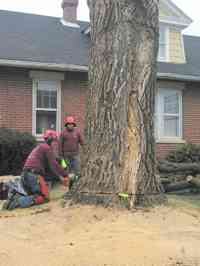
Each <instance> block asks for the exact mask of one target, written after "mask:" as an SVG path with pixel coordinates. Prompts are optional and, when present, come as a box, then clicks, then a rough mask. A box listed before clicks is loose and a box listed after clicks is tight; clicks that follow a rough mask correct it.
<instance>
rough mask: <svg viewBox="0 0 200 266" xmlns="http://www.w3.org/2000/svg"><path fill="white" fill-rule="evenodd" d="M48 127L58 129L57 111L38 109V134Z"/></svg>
mask: <svg viewBox="0 0 200 266" xmlns="http://www.w3.org/2000/svg"><path fill="white" fill-rule="evenodd" d="M46 129H54V130H56V111H55V112H54V111H49V112H48V111H36V134H42V133H43V132H44V131H45V130H46Z"/></svg>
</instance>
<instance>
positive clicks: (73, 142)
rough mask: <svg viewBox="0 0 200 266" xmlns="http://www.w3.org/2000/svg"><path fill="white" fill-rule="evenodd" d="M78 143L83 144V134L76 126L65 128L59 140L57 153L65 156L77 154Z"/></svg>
mask: <svg viewBox="0 0 200 266" xmlns="http://www.w3.org/2000/svg"><path fill="white" fill-rule="evenodd" d="M79 145H83V136H82V134H81V132H80V130H79V129H78V128H74V129H73V130H71V131H70V130H68V129H67V128H65V129H64V130H63V131H62V133H61V135H60V140H59V155H60V156H61V157H64V158H65V157H67V156H69V155H72V156H73V155H78V153H79Z"/></svg>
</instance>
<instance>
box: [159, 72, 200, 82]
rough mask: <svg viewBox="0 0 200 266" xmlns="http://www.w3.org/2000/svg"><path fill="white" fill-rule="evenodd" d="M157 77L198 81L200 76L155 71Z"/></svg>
mask: <svg viewBox="0 0 200 266" xmlns="http://www.w3.org/2000/svg"><path fill="white" fill-rule="evenodd" d="M157 78H159V79H170V80H180V81H196V82H200V76H193V75H179V74H174V73H157Z"/></svg>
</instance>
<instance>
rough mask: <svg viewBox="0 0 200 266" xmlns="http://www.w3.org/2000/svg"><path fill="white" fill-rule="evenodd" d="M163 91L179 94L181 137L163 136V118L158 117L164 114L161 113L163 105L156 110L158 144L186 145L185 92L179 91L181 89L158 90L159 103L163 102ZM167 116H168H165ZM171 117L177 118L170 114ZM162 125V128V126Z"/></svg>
mask: <svg viewBox="0 0 200 266" xmlns="http://www.w3.org/2000/svg"><path fill="white" fill-rule="evenodd" d="M162 90H173V91H176V92H177V93H178V94H179V96H180V97H179V108H180V110H179V111H180V112H179V118H180V119H179V131H180V136H179V137H167V136H162V124H163V121H162V120H161V119H162V117H161V116H160V115H158V114H159V113H162V111H161V105H160V104H159V105H158V109H159V110H156V116H158V118H157V119H158V122H157V124H158V126H159V127H158V129H157V136H156V143H185V140H183V90H179V89H172V88H166V87H165V88H158V89H157V93H158V96H157V97H158V102H159V103H160V102H161V97H162V96H161V93H160V92H161V91H162ZM165 115H167V114H165ZM169 115H170V116H177V115H175V114H174V115H173V114H169ZM160 125H161V126H160Z"/></svg>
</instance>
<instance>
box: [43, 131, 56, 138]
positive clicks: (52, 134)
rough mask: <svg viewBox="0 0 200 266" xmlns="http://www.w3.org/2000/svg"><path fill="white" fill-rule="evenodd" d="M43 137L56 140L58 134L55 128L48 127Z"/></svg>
mask: <svg viewBox="0 0 200 266" xmlns="http://www.w3.org/2000/svg"><path fill="white" fill-rule="evenodd" d="M43 138H44V140H49V139H52V140H56V139H57V138H58V134H57V132H56V131H55V130H53V129H47V130H46V131H45V132H44V134H43Z"/></svg>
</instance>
